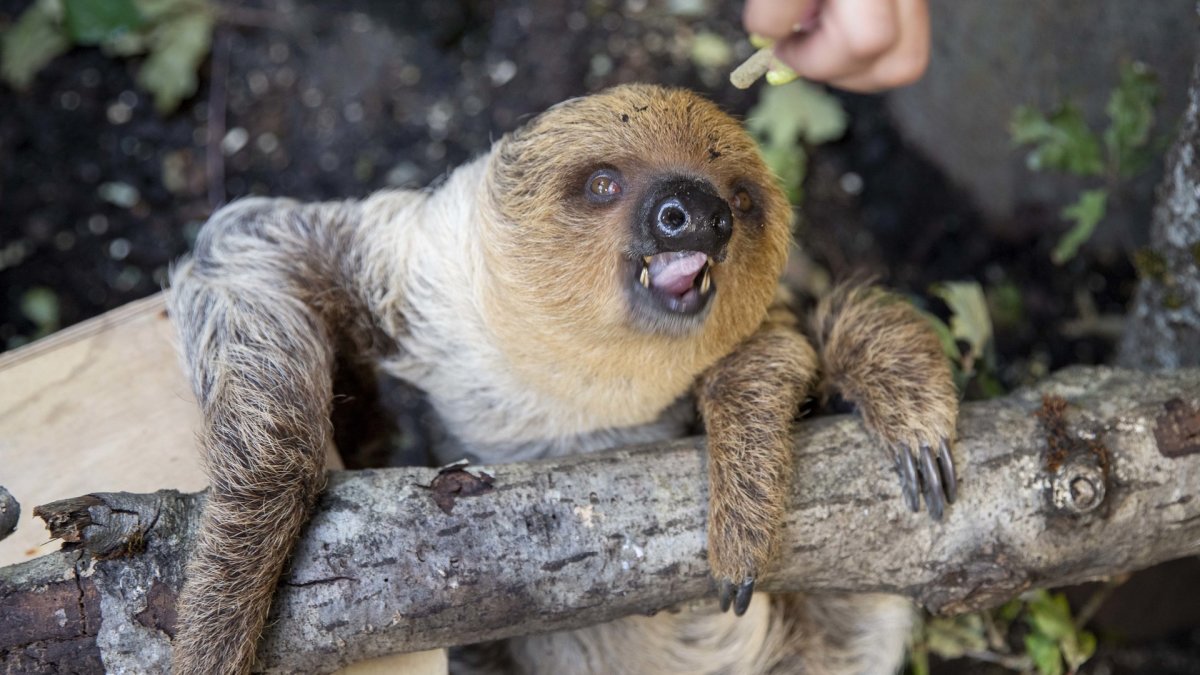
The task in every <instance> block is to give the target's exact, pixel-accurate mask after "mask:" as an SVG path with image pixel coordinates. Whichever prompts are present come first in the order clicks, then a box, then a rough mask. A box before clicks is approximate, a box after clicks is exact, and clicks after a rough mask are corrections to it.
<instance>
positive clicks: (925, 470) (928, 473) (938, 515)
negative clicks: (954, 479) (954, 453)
mask: <svg viewBox="0 0 1200 675" xmlns="http://www.w3.org/2000/svg"><path fill="white" fill-rule="evenodd" d="M921 478H922V479H923V481H922V482H923V483H924V485H925V506H927V507H929V515H930V516H932V517H933V519H934V520H941V519H942V513H944V512H945V510H946V498H945V497H946V496H945V494H944V493H943V491H942V477H941V475H940V474H939V473H938V467H937V460H935V459H934V458H933V450H932V449H931V448H930V447H929V446H928V445H922V446H921Z"/></svg>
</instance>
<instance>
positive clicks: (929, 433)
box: [813, 286, 958, 520]
mask: <svg viewBox="0 0 1200 675" xmlns="http://www.w3.org/2000/svg"><path fill="white" fill-rule="evenodd" d="M813 319H814V325H813V328H814V332H815V333H816V337H817V342H818V345H819V348H820V350H821V363H822V366H823V370H824V375H825V384H826V385H828V386H829V387H831V388H832V389H835V390H837V391H838V392H839V393H840V394H841V395H842V396H843V397H844V398H846V399H847V400H849V401H851V402H852V403H854V404H855V406H856V407H857V408H858V411H859V412H860V413H861V414H862V419H863V424H864V425H865V426H866V428H867V431H868V432H869V433H870V434H871V435H872V436H873V437H874V438H875V439H876V440H877V441H879V442H880V444H882V445H883V446H884V447H886V448H887V449H888V451H889V453H890V455H891V459H892V461H893V463H894V465H895V467H896V471H897V472H898V473H899V475H900V487H901V489H902V491H903V493H904V498H905V500H906V501H907V503H908V506H909V508H910V509H912V510H913V511H917V510H919V509H920V501H921V495H922V494H923V495H924V497H925V505H926V507H927V508H928V509H929V514H930V515H931V516H933V519H934V520H941V518H942V513H943V512H944V511H945V508H946V504H948V503H950V502H953V501H954V498H955V495H956V493H957V491H958V479H957V477H956V476H955V474H954V465H953V462H952V459H951V456H950V444H951V443H952V442H953V440H954V429H955V424H956V422H957V419H958V394H957V392H956V390H955V387H954V380H953V377H952V376H951V373H950V364H949V361H947V359H946V357H945V355H944V354H943V352H942V346H941V342H940V341H939V340H938V338H937V335H936V334H934V332H933V329H932V328H931V327H930V325H929V323H928V321H926V320H925V318H924V317H922V316H921V315H920V313H918V312H917V310H916V308H914V307H913V306H912V305H911V304H909V303H908V302H906V301H904V300H903V299H901V298H898V297H896V296H894V295H891V294H888V293H886V292H884V291H882V290H880V289H878V288H873V287H867V286H844V287H841V288H839V289H837V290H836V291H834V292H833V293H831V294H830V295H829V296H828V297H826V298H824V299H822V301H821V303H820V304H819V306H818V308H817V311H816V313H815V314H814V316H813Z"/></svg>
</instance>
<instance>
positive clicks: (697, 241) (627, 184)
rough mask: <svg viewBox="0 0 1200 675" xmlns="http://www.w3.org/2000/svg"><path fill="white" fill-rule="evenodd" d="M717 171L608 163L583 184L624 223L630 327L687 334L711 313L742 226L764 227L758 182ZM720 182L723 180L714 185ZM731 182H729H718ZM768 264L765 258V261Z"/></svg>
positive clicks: (591, 202) (587, 194)
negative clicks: (755, 194)
mask: <svg viewBox="0 0 1200 675" xmlns="http://www.w3.org/2000/svg"><path fill="white" fill-rule="evenodd" d="M722 178H723V177H722V176H720V175H719V174H718V175H714V172H696V171H688V170H687V169H686V168H684V167H680V168H657V167H650V166H645V165H644V164H643V163H641V162H637V161H628V162H625V170H622V169H621V168H620V167H619V166H617V165H615V164H613V163H609V162H604V163H601V164H599V165H598V168H596V169H595V170H594V171H592V172H591V173H590V174H589V175H588V177H587V178H586V179H585V180H584V182H583V184H582V185H581V186H579V187H580V189H581V190H580V191H581V193H582V195H583V198H584V200H586V201H587V202H588V208H589V209H591V210H595V211H598V212H600V213H601V214H603V212H604V211H613V212H615V213H614V214H612V216H610V218H612V219H615V220H617V221H624V229H625V231H624V232H623V233H620V232H619V234H618V236H621V237H623V239H624V241H623V242H621V244H620V248H621V250H620V251H618V253H617V257H618V259H619V264H618V281H619V282H620V283H621V285H622V286H623V287H624V291H625V297H626V300H627V302H628V306H627V311H628V319H629V322H630V324H631V325H632V326H633V327H635V328H640V329H643V330H647V331H650V332H655V331H662V332H667V333H671V334H686V333H687V332H689V331H693V330H697V329H698V328H699V327H700V326H702V325H703V323H704V322H705V320H706V318H707V314H708V310H709V308H710V307H711V305H712V301H713V298H714V297H715V296H716V294H717V293H718V289H719V286H720V284H719V283H718V281H717V277H718V276H720V275H722V274H723V271H719V270H721V269H722V268H721V266H723V265H725V263H726V262H728V259H729V246H730V240H731V239H732V238H733V235H734V231H735V228H736V229H741V230H750V232H748V233H747V234H746V235H745V236H751V235H752V234H754V233H755V232H757V231H759V230H761V229H762V223H761V221H760V220H759V219H758V218H757V217H756V216H757V215H758V214H756V213H755V201H754V197H753V196H752V195H751V194H750V190H752V189H755V190H757V188H755V187H754V186H752V185H749V184H751V183H753V181H752V180H750V179H748V178H747V177H745V176H740V175H735V176H734V177H733V180H732V181H722V180H721V179H722ZM714 179H715V181H717V182H714ZM718 183H727V184H718ZM760 262H762V261H760Z"/></svg>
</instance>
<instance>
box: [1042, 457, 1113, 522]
mask: <svg viewBox="0 0 1200 675" xmlns="http://www.w3.org/2000/svg"><path fill="white" fill-rule="evenodd" d="M1107 492H1108V488H1107V487H1106V485H1105V480H1104V471H1103V469H1102V468H1101V467H1100V466H1098V465H1097V464H1096V463H1094V462H1089V461H1087V460H1086V459H1082V458H1080V459H1072V460H1071V461H1068V462H1067V463H1066V464H1064V465H1063V466H1062V467H1061V468H1059V470H1058V472H1057V473H1055V475H1054V484H1053V498H1054V506H1055V508H1057V509H1059V510H1060V511H1069V512H1071V513H1077V514H1082V513H1087V512H1088V511H1092V510H1094V509H1095V508H1096V507H1098V506H1100V504H1101V503H1103V502H1104V496H1105V495H1106V494H1107Z"/></svg>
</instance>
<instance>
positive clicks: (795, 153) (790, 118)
mask: <svg viewBox="0 0 1200 675" xmlns="http://www.w3.org/2000/svg"><path fill="white" fill-rule="evenodd" d="M746 129H747V130H748V131H749V132H750V135H752V136H754V138H755V140H757V141H758V144H759V149H760V150H761V151H762V154H763V159H764V160H766V162H767V166H769V167H771V170H772V171H774V172H775V175H776V177H778V178H779V181H780V183H781V184H782V185H783V189H784V191H785V192H786V193H787V195H788V199H790V200H791V201H792V203H793V204H794V203H797V202H799V201H800V198H801V196H802V193H801V185H802V184H803V182H804V175H805V172H806V170H807V166H808V153H807V152H806V151H805V146H806V145H810V146H811V145H817V144H820V143H826V142H828V141H832V140H834V139H837V138H839V137H841V135H842V134H843V133H845V131H846V112H845V111H844V110H843V109H842V105H841V103H839V102H838V100H837V99H836V98H834V97H832V96H830V95H829V94H827V93H825V91H824V90H823V89H821V88H820V87H817V86H815V85H812V84H809V83H807V82H803V81H800V80H797V81H794V82H790V83H787V84H783V85H779V86H772V87H766V88H764V89H763V90H762V98H761V99H759V102H758V104H757V105H755V106H754V107H753V108H751V109H750V112H749V114H748V115H747V117H746Z"/></svg>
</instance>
